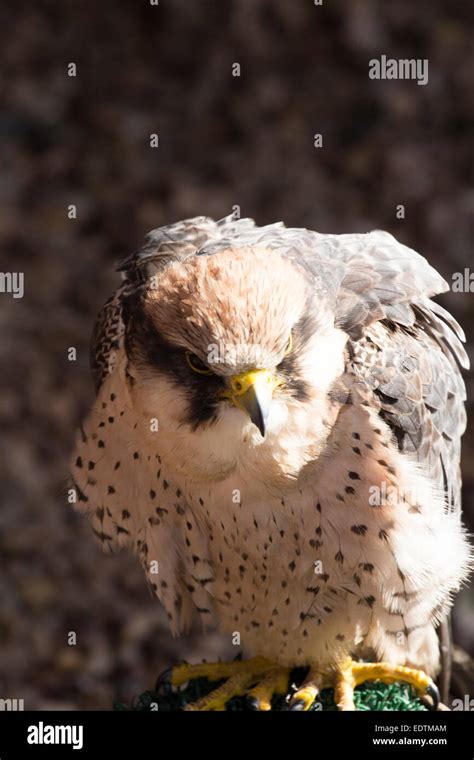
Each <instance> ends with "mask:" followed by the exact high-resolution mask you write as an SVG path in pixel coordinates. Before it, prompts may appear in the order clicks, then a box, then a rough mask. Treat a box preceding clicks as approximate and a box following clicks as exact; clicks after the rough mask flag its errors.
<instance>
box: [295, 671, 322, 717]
mask: <svg viewBox="0 0 474 760" xmlns="http://www.w3.org/2000/svg"><path fill="white" fill-rule="evenodd" d="M326 685H328V684H325V683H324V679H323V675H322V673H320V672H319V671H317V670H315V669H314V668H310V669H309V672H308V673H307V675H306V678H305V680H304V681H303V683H302V684H301V686H300V687H299V688H298V689H297V690H296V691H295V693H294V694H293V696H292V697H291V699H290V702H289V707H288V709H289V710H295V711H296V710H298V711H302V712H307V711H308V710H309V709H310V708H311V707H312V705H313V704H314V701H315V699H316V697H317V696H318V694H319V692H320V690H321V689H322V688H324V687H325V686H326Z"/></svg>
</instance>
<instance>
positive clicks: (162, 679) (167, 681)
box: [155, 667, 173, 691]
mask: <svg viewBox="0 0 474 760" xmlns="http://www.w3.org/2000/svg"><path fill="white" fill-rule="evenodd" d="M172 674H173V668H172V667H169V668H165V670H163V671H162V672H161V673H160V675H159V676H158V678H157V679H156V683H155V691H161V690H162V689H163V687H169V689H171V676H172Z"/></svg>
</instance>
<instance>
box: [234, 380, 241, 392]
mask: <svg viewBox="0 0 474 760" xmlns="http://www.w3.org/2000/svg"><path fill="white" fill-rule="evenodd" d="M235 390H236V391H241V390H242V383H240V382H238V381H237V382H236V383H235Z"/></svg>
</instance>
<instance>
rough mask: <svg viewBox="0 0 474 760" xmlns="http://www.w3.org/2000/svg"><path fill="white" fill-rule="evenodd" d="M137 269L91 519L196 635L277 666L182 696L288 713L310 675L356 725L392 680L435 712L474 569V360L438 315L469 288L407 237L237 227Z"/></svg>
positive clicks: (106, 362)
mask: <svg viewBox="0 0 474 760" xmlns="http://www.w3.org/2000/svg"><path fill="white" fill-rule="evenodd" d="M120 269H121V271H122V272H123V282H122V284H121V286H120V287H119V288H118V290H117V291H116V292H115V294H114V295H113V296H112V298H111V299H109V301H108V302H107V303H106V304H105V306H104V308H103V310H102V312H101V313H100V315H99V317H98V320H97V324H96V328H95V331H94V336H93V349H92V367H93V374H94V378H95V381H96V386H97V399H96V401H95V404H94V406H93V409H92V411H91V413H90V415H89V417H88V419H87V421H86V423H85V425H84V426H83V428H82V429H81V433H80V435H79V436H78V442H77V448H76V451H75V454H74V458H73V464H72V473H73V479H74V485H75V488H76V492H77V498H78V506H79V507H80V508H81V509H83V510H84V511H85V512H87V513H88V514H89V515H90V517H91V521H92V526H93V530H94V533H95V535H96V536H97V538H98V539H99V540H100V542H101V543H102V544H103V546H104V547H105V548H106V549H114V548H115V547H118V546H128V547H129V548H130V549H132V550H133V551H135V552H136V553H137V554H138V556H139V558H140V560H141V562H142V564H143V567H144V569H145V572H146V574H147V576H148V579H149V582H150V584H151V586H152V588H153V590H154V592H155V593H156V595H157V596H158V597H159V599H160V600H161V602H162V603H163V605H164V607H165V610H166V612H167V615H168V618H169V621H170V625H171V628H172V630H173V632H174V633H178V632H179V631H180V630H183V629H186V628H188V626H189V624H190V623H191V621H192V619H193V618H194V617H196V616H197V617H200V618H201V619H202V621H203V623H204V625H206V626H207V625H213V624H217V625H218V626H219V627H220V629H221V630H222V631H225V632H228V633H231V632H239V633H240V635H241V643H242V646H243V648H244V650H245V651H246V652H248V653H250V654H252V655H253V657H252V658H251V659H250V660H243V661H236V662H234V663H230V664H225V663H217V664H212V665H209V664H201V665H191V666H189V665H182V666H179V667H178V668H175V669H174V671H173V674H172V679H173V682H174V683H175V684H179V683H182V682H183V681H185V680H188V679H189V678H191V677H193V676H198V675H207V676H209V677H210V678H213V680H216V679H219V678H223V677H225V678H228V680H227V682H225V683H224V684H223V686H221V687H220V688H219V689H218V690H217V691H216V692H213V693H212V694H211V695H210V696H208V697H205V698H203V699H202V700H200V702H198V703H195V704H194V705H193V708H194V709H222V708H223V705H224V704H225V702H226V701H227V700H228V699H229V697H230V696H231V695H232V694H234V693H244V692H246V693H248V694H249V695H250V696H251V697H252V698H253V703H254V705H256V706H257V707H258V708H259V709H269V708H270V700H271V697H272V694H274V693H276V692H280V693H281V692H286V689H287V686H288V673H289V672H290V670H291V668H292V667H294V666H296V665H302V666H303V665H304V666H308V667H309V671H308V676H307V680H306V683H305V684H304V686H303V687H302V689H300V691H299V692H297V694H296V695H295V696H294V697H293V700H292V707H294V708H295V709H307V708H308V707H309V705H310V704H311V702H312V700H313V699H314V697H315V695H316V694H317V692H318V689H320V688H321V687H322V686H324V685H325V684H328V683H329V682H332V683H334V684H335V687H336V701H337V702H338V704H339V706H340V707H341V709H353V704H354V703H353V697H352V689H353V687H354V686H355V685H356V684H358V683H361V682H362V681H364V680H368V679H377V678H379V679H381V680H384V681H386V682H392V681H394V680H400V679H402V680H406V681H408V682H409V683H411V684H413V685H414V686H415V687H416V688H417V689H418V690H419V691H420V692H428V693H430V694H431V695H432V696H433V698H434V699H435V697H436V688H435V686H434V684H433V681H432V680H431V679H432V677H434V676H435V675H436V673H437V672H438V669H439V659H440V657H439V643H438V638H437V635H436V628H437V627H438V625H439V624H440V622H441V621H442V620H443V619H444V618H445V617H446V616H447V614H448V611H449V608H450V605H451V601H452V596H453V594H454V593H455V592H456V591H457V590H458V589H459V587H460V585H461V584H462V582H463V580H464V579H465V578H466V575H467V572H468V568H469V566H470V562H471V560H470V552H469V548H468V543H467V541H466V538H465V535H464V531H463V528H462V524H461V517H460V486H461V483H460V475H459V457H460V436H461V434H462V432H463V431H464V427H465V413H464V404H463V401H464V398H465V391H464V384H463V381H462V378H461V374H460V369H459V367H460V366H461V367H466V366H467V357H466V354H465V351H464V349H463V346H462V343H461V341H462V340H463V333H462V330H461V328H460V327H459V325H458V324H457V323H456V322H455V321H454V319H453V318H452V317H451V316H450V314H448V313H447V312H446V311H445V310H444V309H443V308H442V307H441V306H439V305H438V304H436V303H434V302H433V301H432V300H430V299H431V296H433V295H435V294H437V293H441V292H443V291H445V290H446V289H447V287H448V286H447V284H446V282H445V281H444V280H443V279H442V278H441V277H440V276H439V275H438V274H437V273H436V272H435V271H434V270H433V269H432V268H431V267H430V266H429V264H428V263H427V261H426V260H425V259H424V258H422V257H421V256H419V255H418V254H417V253H415V251H413V250H411V249H409V248H407V247H405V246H404V245H401V244H400V243H399V242H397V240H395V238H394V237H392V236H391V235H390V234H388V233H386V232H380V231H375V232H370V233H368V234H354V235H322V234H318V233H316V232H312V231H309V230H306V229H289V228H286V227H285V226H284V225H283V224H281V223H278V224H272V225H268V226H265V227H258V226H256V225H255V224H254V222H253V221H252V220H249V219H242V220H235V219H233V218H232V217H227V218H225V219H223V220H221V221H218V222H215V221H213V220H212V219H209V218H207V217H197V218H195V219H189V220H186V221H183V222H179V223H177V224H173V225H170V226H167V227H162V228H160V229H157V230H154V231H153V232H151V233H150V234H149V235H148V242H147V244H146V245H145V247H144V248H143V249H142V250H141V251H139V252H138V253H137V254H135V255H133V256H131V257H130V258H128V259H126V260H125V261H124V262H123V263H122V265H121V267H120ZM362 659H365V660H372V662H370V663H367V662H366V663H363V662H361V660H362ZM374 660H375V661H376V662H374ZM380 661H383V662H380ZM422 671H424V672H422Z"/></svg>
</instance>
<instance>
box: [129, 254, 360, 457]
mask: <svg viewBox="0 0 474 760" xmlns="http://www.w3.org/2000/svg"><path fill="white" fill-rule="evenodd" d="M336 332H337V333H340V331H338V330H336V328H335V327H334V324H333V321H332V320H331V312H330V310H329V309H327V308H325V303H324V298H323V295H322V294H320V298H319V300H318V298H317V294H315V290H314V278H313V279H312V280H311V279H310V278H309V276H308V274H307V272H306V271H305V270H304V268H303V267H301V266H300V265H299V264H298V263H296V262H295V261H293V260H292V259H291V257H288V256H284V255H282V254H281V253H280V252H278V251H272V250H271V249H270V250H269V249H260V248H258V247H252V248H245V249H235V248H232V249H230V248H229V249H223V250H221V251H219V252H218V254H217V255H201V256H192V257H190V258H189V259H187V260H184V261H180V262H175V263H172V264H170V265H169V266H168V267H167V268H166V269H165V271H164V272H163V273H162V274H161V275H160V277H159V278H157V283H156V287H147V288H146V289H145V291H144V294H143V295H142V297H141V299H140V302H139V303H138V304H137V306H136V308H135V309H134V310H132V312H131V318H130V320H129V325H128V330H127V338H126V346H127V353H128V356H129V359H130V363H131V373H132V374H133V375H134V377H135V383H136V388H135V391H134V392H135V395H136V396H137V395H138V394H139V393H140V394H141V396H142V398H144V397H146V398H147V399H148V403H147V410H148V411H150V410H151V409H152V407H153V408H157V409H159V410H161V411H160V413H159V414H158V419H159V420H160V419H162V420H163V424H164V429H165V430H166V434H167V435H171V436H172V435H173V433H180V434H181V435H183V434H184V432H185V431H186V432H187V434H190V433H195V434H199V435H197V437H195V439H194V441H195V442H196V446H197V442H198V441H199V442H200V443H199V445H200V446H202V445H203V438H202V436H203V435H205V433H206V431H207V435H205V440H206V445H208V446H210V447H211V449H212V448H214V453H215V455H216V456H218V455H219V452H218V451H217V449H219V448H221V449H222V454H221V456H223V452H224V451H228V452H229V453H231V450H233V451H234V454H235V451H236V449H237V447H238V446H240V445H241V444H242V443H243V442H244V443H245V444H246V445H247V446H259V445H262V443H264V442H265V441H267V440H270V439H272V440H273V443H274V444H275V440H276V437H277V436H278V435H280V434H281V433H282V432H284V431H285V427H286V431H287V432H289V430H290V429H291V430H292V431H293V433H294V435H295V436H298V434H300V435H301V438H302V440H306V437H307V436H308V435H311V436H314V434H315V431H316V432H317V431H318V429H319V427H320V426H321V424H322V423H321V419H322V416H323V415H322V409H320V410H319V411H318V410H317V409H316V407H317V405H318V402H323V400H324V401H326V400H327V398H326V394H327V391H328V387H329V385H330V383H331V382H332V380H333V379H334V377H335V376H337V375H338V374H340V372H341V371H342V369H343V364H342V355H343V344H344V342H345V340H346V339H347V336H345V337H343V338H337V339H336V340H334V335H335V333H336ZM148 411H147V413H148ZM315 413H316V414H317V418H316V419H315V418H314V415H315ZM318 418H321V419H319V422H318ZM162 429H163V428H162ZM310 429H311V433H310ZM189 440H190V438H189V435H188V441H189ZM282 440H283V439H281V440H280V443H281V441H282ZM284 445H286V446H289V445H290V444H289V443H288V441H286V443H285V444H284ZM231 458H232V457H231Z"/></svg>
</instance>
